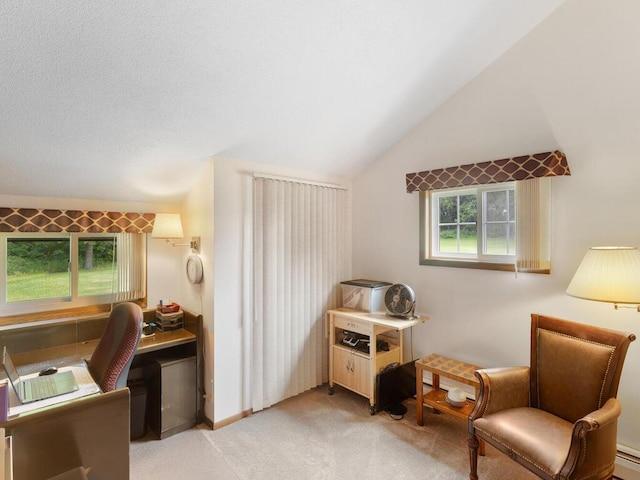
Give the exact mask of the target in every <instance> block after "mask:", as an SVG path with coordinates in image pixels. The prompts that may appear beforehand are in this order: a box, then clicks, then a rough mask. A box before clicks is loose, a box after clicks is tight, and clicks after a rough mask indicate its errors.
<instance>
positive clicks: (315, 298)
mask: <svg viewBox="0 0 640 480" xmlns="http://www.w3.org/2000/svg"><path fill="white" fill-rule="evenodd" d="M253 198H254V211H253V219H254V221H253V228H254V232H253V233H254V238H253V324H252V342H253V349H252V352H253V361H252V408H253V410H254V411H258V410H261V409H263V408H267V407H269V406H271V405H273V404H275V403H277V402H279V401H281V400H284V399H286V398H289V397H292V396H294V395H297V394H298V393H302V392H304V391H306V390H309V389H311V388H313V387H316V386H318V385H321V384H322V383H323V382H326V381H327V380H328V351H329V347H328V339H327V336H326V335H325V320H324V318H325V312H326V310H327V309H329V308H333V307H336V306H337V301H338V288H339V283H340V281H342V280H344V279H345V275H346V274H348V273H349V271H348V269H350V263H351V262H350V258H349V252H350V247H349V224H348V194H347V191H346V190H344V189H342V188H336V187H332V186H326V185H319V184H310V183H303V182H295V181H287V180H281V179H274V178H268V177H255V178H254V179H253Z"/></svg>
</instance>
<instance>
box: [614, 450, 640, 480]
mask: <svg viewBox="0 0 640 480" xmlns="http://www.w3.org/2000/svg"><path fill="white" fill-rule="evenodd" d="M614 475H615V477H616V478H621V479H624V480H640V451H639V450H636V449H634V448H631V447H627V446H626V445H618V453H617V454H616V470H615V472H614Z"/></svg>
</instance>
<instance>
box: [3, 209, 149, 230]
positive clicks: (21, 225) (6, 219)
mask: <svg viewBox="0 0 640 480" xmlns="http://www.w3.org/2000/svg"><path fill="white" fill-rule="evenodd" d="M155 216H156V215H155V213H132V212H98V211H87V210H53V209H43V210H40V209H36V208H3V207H0V232H48V233H52V232H72V233H151V230H152V229H153V220H154V219H155Z"/></svg>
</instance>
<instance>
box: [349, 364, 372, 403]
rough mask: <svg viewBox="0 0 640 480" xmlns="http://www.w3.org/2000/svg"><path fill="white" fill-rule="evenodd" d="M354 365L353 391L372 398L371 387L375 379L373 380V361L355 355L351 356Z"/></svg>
mask: <svg viewBox="0 0 640 480" xmlns="http://www.w3.org/2000/svg"><path fill="white" fill-rule="evenodd" d="M351 365H352V373H351V374H352V385H353V387H352V390H353V391H354V392H357V393H359V394H360V395H364V396H365V397H367V398H371V396H372V395H373V391H372V388H371V386H372V385H373V379H372V378H371V370H370V365H371V360H369V359H368V358H366V357H362V356H360V355H357V354H355V353H352V354H351Z"/></svg>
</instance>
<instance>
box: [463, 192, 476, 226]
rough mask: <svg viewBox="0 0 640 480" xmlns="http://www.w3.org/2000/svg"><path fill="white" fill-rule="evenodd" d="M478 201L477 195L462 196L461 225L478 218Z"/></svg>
mask: <svg viewBox="0 0 640 480" xmlns="http://www.w3.org/2000/svg"><path fill="white" fill-rule="evenodd" d="M477 205H478V200H477V197H476V195H475V194H473V195H460V223H467V222H473V223H474V224H475V222H476V219H477V218H478V207H477Z"/></svg>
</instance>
